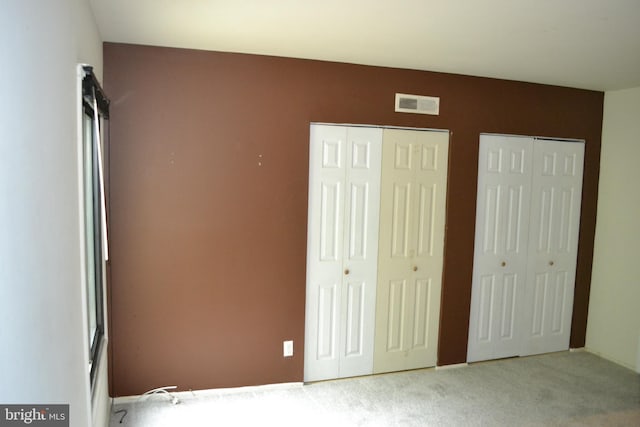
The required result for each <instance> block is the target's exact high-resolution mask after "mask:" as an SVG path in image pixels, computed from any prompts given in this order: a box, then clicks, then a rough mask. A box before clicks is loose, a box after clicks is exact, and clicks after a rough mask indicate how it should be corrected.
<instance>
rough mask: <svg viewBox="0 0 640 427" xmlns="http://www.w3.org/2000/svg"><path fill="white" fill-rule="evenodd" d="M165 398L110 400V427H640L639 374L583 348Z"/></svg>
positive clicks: (157, 396)
mask: <svg viewBox="0 0 640 427" xmlns="http://www.w3.org/2000/svg"><path fill="white" fill-rule="evenodd" d="M173 396H174V397H176V398H177V399H178V401H179V402H178V403H177V404H172V402H171V399H170V396H168V395H164V394H155V395H151V396H145V397H140V398H128V399H118V400H116V403H115V404H114V405H113V408H112V417H111V424H110V426H111V427H121V426H122V427H165V426H171V427H183V426H184V427H196V426H197V427H200V426H326V427H339V426H384V427H387V426H608V427H609V426H625V427H626V426H640V375H638V374H637V373H635V372H633V371H631V370H629V369H626V368H624V367H621V366H619V365H617V364H615V363H612V362H610V361H607V360H604V359H602V358H600V357H597V356H595V355H593V354H590V353H587V352H560V353H553V354H546V355H541V356H532V357H524V358H513V359H504V360H496V361H490V362H482V363H476V364H471V365H469V366H467V367H460V368H453V369H442V370H441V369H421V370H415V371H406V372H397V373H391V374H383V375H372V376H365V377H358V378H349V379H341V380H333V381H324V382H318V383H313V384H307V385H301V384H289V385H279V386H266V387H250V388H239V389H226V390H210V391H201V392H193V393H192V392H181V393H174V394H173ZM117 411H119V412H117Z"/></svg>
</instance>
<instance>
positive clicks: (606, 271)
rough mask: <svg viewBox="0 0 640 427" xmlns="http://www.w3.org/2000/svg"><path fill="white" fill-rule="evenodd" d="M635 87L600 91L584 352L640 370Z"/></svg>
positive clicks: (639, 105)
mask: <svg viewBox="0 0 640 427" xmlns="http://www.w3.org/2000/svg"><path fill="white" fill-rule="evenodd" d="M639 159H640V88H635V89H627V90H620V91H612V92H607V93H605V98H604V117H603V130H602V158H601V163H600V165H601V166H600V187H599V192H598V219H597V225H596V238H595V247H594V260H593V274H592V279H591V295H590V301H589V318H588V323H587V342H586V347H587V349H588V350H590V351H592V352H594V353H597V354H600V355H602V356H603V357H606V358H608V359H611V360H613V361H616V362H618V363H620V364H622V365H624V366H627V367H629V368H631V369H634V370H636V371H637V372H640V351H639V349H640V258H639V257H638V255H639V254H640V188H639V187H640V167H638V160H639Z"/></svg>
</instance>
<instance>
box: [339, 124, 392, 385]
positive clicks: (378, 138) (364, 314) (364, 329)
mask: <svg viewBox="0 0 640 427" xmlns="http://www.w3.org/2000/svg"><path fill="white" fill-rule="evenodd" d="M381 156H382V130H381V129H379V128H366V127H350V128H348V145H347V159H346V162H347V170H346V183H347V195H346V205H345V212H346V218H345V219H346V224H347V225H346V230H345V233H344V235H343V238H344V241H343V245H344V246H343V247H344V256H343V265H342V270H343V271H342V274H343V285H342V301H343V305H342V316H341V319H342V324H341V327H342V331H341V338H340V344H339V348H340V349H341V352H342V353H341V355H340V369H339V375H338V377H351V376H356V375H365V374H371V373H372V372H373V342H374V327H375V306H376V284H377V277H378V228H379V224H380V220H379V215H380V171H381V165H380V161H381Z"/></svg>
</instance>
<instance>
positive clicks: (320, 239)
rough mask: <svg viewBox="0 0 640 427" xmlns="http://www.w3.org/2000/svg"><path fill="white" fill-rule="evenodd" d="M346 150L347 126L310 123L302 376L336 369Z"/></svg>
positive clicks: (321, 374)
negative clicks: (305, 300) (305, 299)
mask: <svg viewBox="0 0 640 427" xmlns="http://www.w3.org/2000/svg"><path fill="white" fill-rule="evenodd" d="M346 154H347V131H346V129H345V128H341V127H338V126H322V125H318V126H312V127H311V141H310V145H309V211H308V229H307V303H306V321H305V336H306V339H305V363H304V378H305V381H311V380H316V379H326V378H335V377H336V376H337V375H338V372H339V364H340V353H341V352H340V350H339V344H340V333H341V327H340V316H341V314H342V299H343V297H342V261H343V260H342V258H343V246H344V242H343V234H344V212H345V210H344V203H345V190H344V189H345V178H346V175H345V173H346Z"/></svg>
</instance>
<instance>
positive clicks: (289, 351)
mask: <svg viewBox="0 0 640 427" xmlns="http://www.w3.org/2000/svg"><path fill="white" fill-rule="evenodd" d="M282 353H283V356H284V357H291V356H293V341H284V342H283V343H282Z"/></svg>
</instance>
